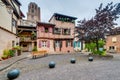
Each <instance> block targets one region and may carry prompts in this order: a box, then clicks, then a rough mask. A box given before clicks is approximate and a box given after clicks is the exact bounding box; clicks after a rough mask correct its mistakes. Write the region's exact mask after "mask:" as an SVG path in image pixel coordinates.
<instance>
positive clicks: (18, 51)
mask: <svg viewBox="0 0 120 80" xmlns="http://www.w3.org/2000/svg"><path fill="white" fill-rule="evenodd" d="M14 48H15V50H16V52H17V55H18V56H19V55H21V46H15V47H14Z"/></svg>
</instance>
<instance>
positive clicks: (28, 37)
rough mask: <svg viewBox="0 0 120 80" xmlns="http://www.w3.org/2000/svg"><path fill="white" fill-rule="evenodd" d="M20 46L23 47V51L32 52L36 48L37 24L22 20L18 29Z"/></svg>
mask: <svg viewBox="0 0 120 80" xmlns="http://www.w3.org/2000/svg"><path fill="white" fill-rule="evenodd" d="M17 31H18V33H17V34H18V37H19V39H20V40H19V45H20V46H21V47H22V51H27V52H28V51H32V50H33V48H34V46H36V44H37V43H36V42H37V41H36V36H37V35H36V22H31V21H29V20H23V19H22V20H21V21H20V25H19V26H18V28H17Z"/></svg>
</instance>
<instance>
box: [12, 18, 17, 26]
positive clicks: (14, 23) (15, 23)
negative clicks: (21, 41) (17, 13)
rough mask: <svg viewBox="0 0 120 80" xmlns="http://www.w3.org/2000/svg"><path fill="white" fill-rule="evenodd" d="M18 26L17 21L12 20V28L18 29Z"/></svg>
mask: <svg viewBox="0 0 120 80" xmlns="http://www.w3.org/2000/svg"><path fill="white" fill-rule="evenodd" d="M16 25H17V21H16V20H15V19H12V26H13V27H16Z"/></svg>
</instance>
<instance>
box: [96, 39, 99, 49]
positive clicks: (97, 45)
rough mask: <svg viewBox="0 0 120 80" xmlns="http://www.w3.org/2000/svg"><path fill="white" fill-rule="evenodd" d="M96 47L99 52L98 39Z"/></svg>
mask: <svg viewBox="0 0 120 80" xmlns="http://www.w3.org/2000/svg"><path fill="white" fill-rule="evenodd" d="M96 47H97V51H98V50H99V44H98V39H96Z"/></svg>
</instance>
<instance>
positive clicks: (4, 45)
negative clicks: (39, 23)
mask: <svg viewBox="0 0 120 80" xmlns="http://www.w3.org/2000/svg"><path fill="white" fill-rule="evenodd" d="M20 6H21V3H20V2H19V1H18V0H0V44H1V45H0V55H2V53H3V50H4V49H10V48H12V47H13V46H15V45H16V44H18V38H17V36H16V28H17V23H18V22H19V20H20V19H21V18H22V17H23V16H24V15H23V13H22V12H21V10H20Z"/></svg>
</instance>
